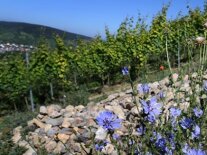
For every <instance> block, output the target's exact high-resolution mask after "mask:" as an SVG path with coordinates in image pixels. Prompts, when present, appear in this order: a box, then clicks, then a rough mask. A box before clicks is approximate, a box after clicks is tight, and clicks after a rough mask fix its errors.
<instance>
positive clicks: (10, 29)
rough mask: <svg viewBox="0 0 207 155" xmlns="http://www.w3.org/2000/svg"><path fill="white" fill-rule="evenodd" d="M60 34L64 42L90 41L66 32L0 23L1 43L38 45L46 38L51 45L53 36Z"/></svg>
mask: <svg viewBox="0 0 207 155" xmlns="http://www.w3.org/2000/svg"><path fill="white" fill-rule="evenodd" d="M56 34H58V35H59V36H61V37H63V38H64V40H66V41H68V40H77V39H84V40H90V39H91V38H90V37H87V36H84V35H79V34H75V33H71V32H65V31H63V30H59V29H56V28H52V27H48V26H43V25H36V24H29V23H22V22H5V21H0V43H7V42H10V43H17V44H27V45H36V44H37V43H38V40H39V39H40V38H41V37H43V36H44V37H45V38H46V39H47V40H48V41H49V42H50V43H53V42H54V39H53V36H54V35H56Z"/></svg>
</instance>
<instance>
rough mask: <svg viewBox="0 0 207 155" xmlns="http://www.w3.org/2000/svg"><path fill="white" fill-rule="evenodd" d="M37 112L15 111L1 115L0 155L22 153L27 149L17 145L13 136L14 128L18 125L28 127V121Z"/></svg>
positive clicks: (18, 154) (20, 154) (17, 154)
mask: <svg viewBox="0 0 207 155" xmlns="http://www.w3.org/2000/svg"><path fill="white" fill-rule="evenodd" d="M35 115H36V113H31V112H24V113H17V112H16V113H13V114H11V115H7V116H4V117H0V155H22V154H23V153H24V152H25V151H26V149H25V148H23V147H19V146H17V145H15V144H14V143H13V142H12V140H11V138H12V136H13V134H12V133H13V129H14V128H15V127H17V126H20V125H21V126H22V127H26V126H27V121H28V120H31V119H32V118H33V117H35Z"/></svg>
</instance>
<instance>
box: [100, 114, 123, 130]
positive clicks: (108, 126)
mask: <svg viewBox="0 0 207 155" xmlns="http://www.w3.org/2000/svg"><path fill="white" fill-rule="evenodd" d="M96 121H97V123H98V125H99V126H102V127H103V128H104V129H105V130H115V129H118V128H120V127H121V119H119V118H118V117H117V115H115V114H114V113H112V112H111V111H102V112H101V113H100V114H99V115H98V116H97V117H96Z"/></svg>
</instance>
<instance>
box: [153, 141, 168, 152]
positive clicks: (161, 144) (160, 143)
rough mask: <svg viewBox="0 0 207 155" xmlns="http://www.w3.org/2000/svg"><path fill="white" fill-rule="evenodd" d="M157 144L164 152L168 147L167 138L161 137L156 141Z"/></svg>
mask: <svg viewBox="0 0 207 155" xmlns="http://www.w3.org/2000/svg"><path fill="white" fill-rule="evenodd" d="M155 146H156V147H157V148H159V149H160V150H161V151H162V152H165V149H166V140H165V138H160V139H158V140H157V141H156V143H155Z"/></svg>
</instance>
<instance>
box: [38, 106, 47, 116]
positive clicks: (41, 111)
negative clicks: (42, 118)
mask: <svg viewBox="0 0 207 155" xmlns="http://www.w3.org/2000/svg"><path fill="white" fill-rule="evenodd" d="M40 114H42V115H46V114H47V108H46V107H45V106H41V107H40Z"/></svg>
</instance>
